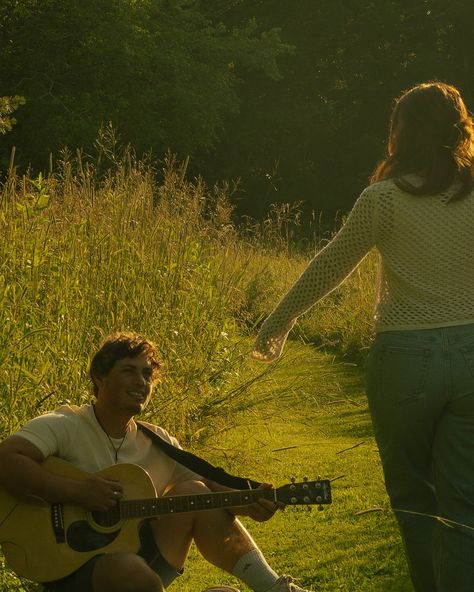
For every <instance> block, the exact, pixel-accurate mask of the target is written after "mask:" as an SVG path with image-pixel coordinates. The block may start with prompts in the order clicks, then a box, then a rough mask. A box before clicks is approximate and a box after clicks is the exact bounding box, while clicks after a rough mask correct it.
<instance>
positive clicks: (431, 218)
mask: <svg viewBox="0 0 474 592" xmlns="http://www.w3.org/2000/svg"><path fill="white" fill-rule="evenodd" d="M456 189H457V187H456V186H453V187H452V188H450V189H448V190H446V191H445V192H444V193H441V194H438V195H434V196H415V195H411V194H408V193H406V192H404V191H403V190H401V189H399V188H398V187H397V186H396V185H395V183H394V182H393V181H392V180H386V181H381V182H379V183H375V184H373V185H370V186H369V187H367V188H366V189H365V190H364V191H363V192H362V194H361V196H360V197H359V199H358V200H357V202H356V203H355V205H354V207H353V209H352V211H351V213H350V214H349V216H348V218H347V221H346V223H345V224H344V225H343V226H342V228H341V229H340V231H339V232H338V233H337V234H336V236H335V237H334V238H333V240H332V241H331V242H330V243H329V244H328V245H327V246H326V247H325V248H324V249H322V250H321V251H320V252H319V253H318V254H317V255H316V256H315V257H314V259H312V261H311V262H310V263H309V265H308V267H307V268H306V270H305V271H304V272H303V274H302V275H301V276H300V278H299V279H298V280H297V282H296V283H295V284H294V286H293V287H292V288H291V290H290V291H289V292H288V293H287V294H286V296H285V297H284V298H283V300H282V301H281V302H280V303H279V305H278V306H277V307H276V308H275V310H274V311H273V312H272V314H271V315H270V316H269V317H268V318H267V319H266V321H265V322H264V323H263V325H262V327H261V329H260V332H259V334H258V337H257V341H256V343H255V346H254V350H253V352H252V357H253V358H255V359H257V360H260V361H267V362H269V361H272V360H274V359H276V358H278V357H279V356H280V354H281V351H282V349H283V346H284V343H285V340H286V338H287V335H288V333H289V331H290V330H291V328H292V327H293V325H294V324H295V322H296V319H297V318H298V317H299V316H300V315H301V314H302V313H304V312H306V311H307V310H308V309H309V308H310V307H311V306H312V305H313V304H315V303H316V302H317V301H318V300H320V299H321V298H323V297H324V296H325V295H326V294H328V293H329V292H331V291H332V290H333V289H334V288H336V287H337V286H338V285H339V284H340V283H341V282H342V281H343V280H344V279H345V278H346V277H347V276H348V275H349V274H350V273H351V272H352V271H353V269H354V268H355V267H357V265H358V264H359V263H360V262H361V261H362V259H363V258H364V257H365V256H366V255H367V253H368V252H369V251H370V250H371V249H372V247H376V249H377V250H378V252H379V253H380V256H381V270H380V277H379V286H378V299H377V306H376V313H375V328H376V331H389V330H409V329H427V328H434V327H445V326H451V325H463V324H468V323H474V192H471V194H470V195H468V196H467V197H465V198H462V199H459V200H455V201H450V198H451V196H452V195H453V193H455V191H456Z"/></svg>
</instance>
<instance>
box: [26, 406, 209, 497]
mask: <svg viewBox="0 0 474 592" xmlns="http://www.w3.org/2000/svg"><path fill="white" fill-rule="evenodd" d="M146 425H147V426H148V427H150V428H151V429H152V430H154V431H155V432H156V433H157V434H158V435H159V436H161V437H162V438H163V439H164V440H166V441H167V442H169V443H170V444H172V445H173V446H176V447H178V448H180V446H179V444H178V441H177V440H176V438H173V437H172V436H170V435H169V434H168V432H166V430H164V429H163V428H160V427H158V426H155V425H152V424H148V423H147V424H146ZM15 435H16V436H20V437H22V438H25V439H26V440H28V441H29V442H31V443H32V444H34V445H35V446H36V447H37V448H39V450H40V451H41V452H42V453H43V455H44V456H45V457H48V456H57V457H59V458H61V459H63V460H65V461H67V462H70V463H71V464H72V465H74V466H75V467H77V468H78V469H81V470H82V471H87V472H89V473H95V472H97V471H101V470H103V469H105V468H107V467H109V466H110V465H113V464H115V463H116V460H115V449H118V448H119V446H120V449H119V450H118V462H119V463H132V464H136V465H139V466H141V467H142V468H144V469H145V470H146V471H147V472H148V474H149V475H150V478H151V479H152V481H153V483H154V485H155V489H156V493H157V495H158V496H160V495H162V494H163V493H164V491H166V490H167V489H168V488H169V487H172V486H173V485H175V484H177V483H182V482H183V481H188V480H190V479H198V480H201V479H202V477H200V476H199V475H198V474H196V473H194V472H193V471H191V470H190V469H187V468H186V467H184V466H183V465H181V464H179V463H177V462H176V461H175V460H173V459H171V458H170V457H169V456H167V455H166V454H165V453H164V452H163V451H161V450H160V449H159V448H158V447H157V446H155V445H154V444H153V442H152V441H151V439H150V438H149V437H148V436H147V435H146V434H144V433H143V432H142V431H141V430H139V429H138V428H137V424H136V423H135V422H134V421H133V420H132V421H131V422H130V425H129V427H128V430H127V434H126V436H125V439H124V440H123V443H122V438H119V439H116V438H111V440H112V442H113V445H114V446H115V449H114V447H113V446H112V444H111V442H110V440H109V438H108V437H107V434H106V433H105V432H104V430H103V429H102V428H101V426H100V424H99V422H98V421H97V419H96V417H95V414H94V409H93V407H92V405H83V406H82V407H78V406H76V405H63V406H62V407H59V408H58V409H56V410H55V411H53V412H51V413H46V414H44V415H40V416H39V417H35V418H34V419H32V420H30V421H29V422H27V423H26V424H25V425H24V426H23V427H22V428H21V429H20V430H19V431H18V432H16V434H15Z"/></svg>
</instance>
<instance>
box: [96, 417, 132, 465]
mask: <svg viewBox="0 0 474 592" xmlns="http://www.w3.org/2000/svg"><path fill="white" fill-rule="evenodd" d="M92 409H93V410H94V415H95V418H96V420H97V423H98V424H99V426H100V428H101V430H102V431H103V432H104V434H105V435H106V436H107V439H108V441H109V442H110V445H111V446H112V448H113V449H114V453H115V464H117V463H118V453H119V451H120V449H121V448H122V446H123V443H124V442H125V438H126V437H127V432H125V434H124V435H123V436H122V440H121V442H120V444H119V445H118V446H115V444H114V442H113V440H112V438H111V437H110V436H109V434H108V432H107V430H106V429H105V428H104V426H103V425H102V423H101V421H100V419H99V418H98V417H97V412H96V410H95V405H92Z"/></svg>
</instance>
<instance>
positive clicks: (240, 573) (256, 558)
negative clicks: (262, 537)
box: [232, 549, 278, 592]
mask: <svg viewBox="0 0 474 592" xmlns="http://www.w3.org/2000/svg"><path fill="white" fill-rule="evenodd" d="M232 573H233V575H234V576H235V577H236V578H239V580H241V581H242V582H244V584H247V586H248V587H249V588H252V590H254V592H266V590H268V589H269V588H271V587H272V586H273V584H274V583H275V582H276V581H277V580H278V574H277V573H276V572H274V571H273V569H272V568H271V567H270V566H269V565H268V563H267V561H266V559H265V557H264V556H263V555H262V553H261V552H260V551H259V550H258V549H252V551H249V552H248V553H245V555H242V557H241V558H240V559H239V560H238V561H237V563H236V564H235V565H234V569H233V570H232Z"/></svg>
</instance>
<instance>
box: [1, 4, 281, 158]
mask: <svg viewBox="0 0 474 592" xmlns="http://www.w3.org/2000/svg"><path fill="white" fill-rule="evenodd" d="M0 23H1V29H0V49H1V52H0V84H1V85H2V88H3V89H5V91H7V92H9V93H19V92H21V94H22V95H24V96H25V97H26V99H27V103H26V106H25V108H24V109H23V111H22V116H21V118H20V120H19V122H18V125H17V127H16V129H15V130H14V132H12V134H11V137H10V138H9V142H10V143H13V142H14V143H15V144H16V145H17V146H18V148H19V150H18V153H19V155H20V159H21V160H22V161H23V162H24V163H29V162H32V163H33V164H34V165H39V166H41V165H42V164H43V163H44V162H46V158H47V156H48V154H49V153H50V152H55V151H57V150H58V149H59V148H61V147H62V146H64V145H66V144H67V145H69V146H70V147H72V148H73V147H77V146H83V147H85V148H86V149H89V148H90V147H91V145H92V142H93V140H94V137H95V135H96V134H97V131H98V129H99V128H100V126H101V124H102V123H106V122H109V121H111V122H113V124H114V125H115V126H116V127H117V128H118V130H119V132H120V133H121V136H122V138H123V139H124V141H126V142H130V143H132V144H133V145H134V147H135V148H136V149H137V150H138V151H139V152H142V151H146V150H149V149H153V151H154V152H155V153H157V154H161V153H162V152H164V151H165V150H167V149H171V150H172V151H175V152H177V153H179V154H182V155H188V154H189V155H192V154H194V153H196V152H197V151H201V152H203V151H206V150H210V149H211V148H212V147H213V146H214V144H215V142H216V140H217V138H218V137H219V134H220V133H221V132H222V130H223V128H224V126H225V124H226V121H227V120H228V118H229V117H230V116H232V115H233V114H235V113H237V112H238V109H239V104H240V100H239V97H238V95H237V93H236V86H237V84H238V82H239V78H240V76H241V75H242V73H243V72H246V71H258V72H259V75H262V73H263V74H265V75H267V76H273V77H275V76H278V67H277V59H278V57H279V56H280V55H282V54H284V53H286V52H287V50H288V48H287V47H286V46H285V44H283V43H282V42H281V41H280V40H279V38H278V35H277V34H276V33H275V32H271V31H270V32H267V33H265V34H259V33H258V31H257V29H256V26H255V25H253V24H246V25H245V26H242V27H240V28H237V29H233V30H229V29H227V28H226V27H225V26H224V25H222V24H213V23H211V21H210V20H209V19H208V18H207V17H206V16H205V15H203V14H202V13H201V12H200V11H199V6H198V4H197V2H195V1H193V0H81V2H65V1H64V0H22V2H17V1H16V0H0ZM20 73H21V74H20Z"/></svg>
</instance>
